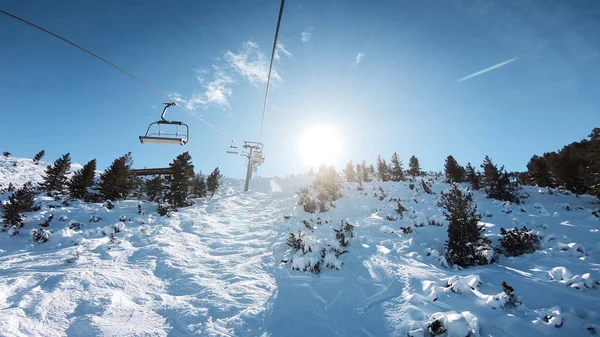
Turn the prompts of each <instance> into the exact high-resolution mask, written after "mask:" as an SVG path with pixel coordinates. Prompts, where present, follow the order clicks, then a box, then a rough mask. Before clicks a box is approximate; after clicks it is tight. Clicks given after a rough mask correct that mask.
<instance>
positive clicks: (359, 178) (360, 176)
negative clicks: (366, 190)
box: [356, 164, 365, 182]
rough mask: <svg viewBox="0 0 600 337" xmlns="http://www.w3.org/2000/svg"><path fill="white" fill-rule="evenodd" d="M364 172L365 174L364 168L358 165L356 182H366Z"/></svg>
mask: <svg viewBox="0 0 600 337" xmlns="http://www.w3.org/2000/svg"><path fill="white" fill-rule="evenodd" d="M364 175H365V174H364V172H363V166H362V165H361V164H356V181H358V182H361V181H364V180H363V177H364Z"/></svg>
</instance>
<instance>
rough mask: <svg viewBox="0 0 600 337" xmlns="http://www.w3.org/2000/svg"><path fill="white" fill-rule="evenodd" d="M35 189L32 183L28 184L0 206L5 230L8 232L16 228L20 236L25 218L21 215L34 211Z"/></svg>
mask: <svg viewBox="0 0 600 337" xmlns="http://www.w3.org/2000/svg"><path fill="white" fill-rule="evenodd" d="M33 198H34V194H33V187H32V184H31V182H27V183H26V184H25V185H23V187H21V188H19V189H18V190H16V191H15V192H14V193H13V194H11V195H10V196H9V197H8V200H7V201H4V202H3V203H2V204H0V212H1V213H2V217H3V219H4V220H3V224H2V225H3V228H2V230H3V231H4V230H7V229H8V228H10V227H14V228H15V230H17V231H16V232H13V234H18V229H20V228H21V227H23V216H22V215H21V213H23V212H28V211H31V210H33Z"/></svg>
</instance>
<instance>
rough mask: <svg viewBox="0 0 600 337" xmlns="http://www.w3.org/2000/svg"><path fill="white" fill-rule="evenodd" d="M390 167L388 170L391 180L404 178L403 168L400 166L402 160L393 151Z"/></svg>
mask: <svg viewBox="0 0 600 337" xmlns="http://www.w3.org/2000/svg"><path fill="white" fill-rule="evenodd" d="M391 165H392V168H391V170H390V179H391V180H392V181H402V180H404V169H403V168H402V160H400V159H399V158H398V154H397V153H396V152H394V154H393V155H392V162H391Z"/></svg>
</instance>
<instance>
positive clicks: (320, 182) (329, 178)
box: [298, 165, 342, 213]
mask: <svg viewBox="0 0 600 337" xmlns="http://www.w3.org/2000/svg"><path fill="white" fill-rule="evenodd" d="M341 188H342V179H341V178H340V176H339V175H338V173H337V172H336V171H335V169H334V168H333V166H331V167H329V168H328V167H326V166H325V165H323V166H321V168H320V169H319V173H318V174H317V177H316V178H315V180H314V182H313V183H312V185H309V186H307V187H305V188H300V198H299V199H298V204H299V205H301V206H302V207H303V208H304V211H305V212H308V213H315V212H316V211H317V210H318V211H319V212H321V213H322V212H327V211H328V210H329V209H331V208H332V207H335V201H336V200H338V199H339V198H341V197H342V194H341V193H340V189H341Z"/></svg>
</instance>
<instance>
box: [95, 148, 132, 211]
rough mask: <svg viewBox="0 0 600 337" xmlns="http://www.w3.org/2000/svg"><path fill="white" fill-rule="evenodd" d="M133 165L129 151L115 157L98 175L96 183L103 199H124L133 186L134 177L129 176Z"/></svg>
mask: <svg viewBox="0 0 600 337" xmlns="http://www.w3.org/2000/svg"><path fill="white" fill-rule="evenodd" d="M131 166H133V159H132V158H131V152H128V153H127V154H125V155H124V156H122V157H119V158H117V159H115V160H114V161H113V162H112V164H111V165H110V166H109V168H108V169H107V170H106V171H104V173H102V174H101V175H100V182H99V184H98V187H99V190H100V195H101V196H102V198H104V199H105V200H119V199H125V198H127V196H128V195H129V193H130V192H131V190H132V189H133V187H134V179H133V178H132V177H130V176H129V170H130V169H131Z"/></svg>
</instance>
